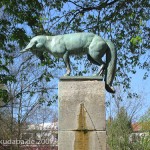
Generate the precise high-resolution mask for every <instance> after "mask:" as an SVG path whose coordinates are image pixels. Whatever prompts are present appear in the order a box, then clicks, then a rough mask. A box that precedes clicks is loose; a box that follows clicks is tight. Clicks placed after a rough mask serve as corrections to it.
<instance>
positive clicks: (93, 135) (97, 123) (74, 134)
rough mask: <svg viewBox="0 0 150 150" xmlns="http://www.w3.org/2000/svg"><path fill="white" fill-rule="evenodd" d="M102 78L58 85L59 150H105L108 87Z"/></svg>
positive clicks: (71, 80)
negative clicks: (106, 90)
mask: <svg viewBox="0 0 150 150" xmlns="http://www.w3.org/2000/svg"><path fill="white" fill-rule="evenodd" d="M101 80H102V79H101V78H100V77H96V78H94V77H92V78H91V77H85V78H84V77H76V78H73V77H69V78H67V77H63V78H61V79H60V82H59V94H58V98H59V116H58V121H59V133H58V137H59V140H58V145H59V147H58V148H59V150H106V131H105V130H106V123H105V94H104V91H105V85H104V83H103V82H102V81H101Z"/></svg>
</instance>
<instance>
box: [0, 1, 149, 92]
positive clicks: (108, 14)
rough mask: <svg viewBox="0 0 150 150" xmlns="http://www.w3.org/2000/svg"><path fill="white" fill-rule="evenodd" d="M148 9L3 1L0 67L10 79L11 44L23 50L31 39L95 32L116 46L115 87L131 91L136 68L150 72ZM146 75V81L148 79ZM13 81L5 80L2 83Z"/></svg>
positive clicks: (145, 4) (138, 4)
mask: <svg viewBox="0 0 150 150" xmlns="http://www.w3.org/2000/svg"><path fill="white" fill-rule="evenodd" d="M33 6H36V7H33ZM10 8H11V9H10ZM148 8H149V1H148V0H145V1H143V0H135V1H125V0H121V1H120V0H111V1H108V0H103V1H99V2H97V1H92V0H88V1H87V0H86V1H85V0H81V1H78V0H74V1H70V0H62V1H58V0H56V1H51V0H42V1H38V0H35V1H32V2H31V1H28V0H27V1H19V0H15V1H13V2H11V1H7V2H6V1H5V0H2V1H1V11H2V12H3V15H2V16H1V22H2V24H1V30H2V33H1V35H2V37H3V38H1V40H2V42H1V43H2V44H1V49H2V50H3V53H4V56H3V60H4V61H1V62H0V63H1V64H2V66H3V67H2V68H3V70H5V72H6V74H7V75H9V70H8V68H7V64H8V62H12V61H13V57H11V55H8V54H11V52H12V51H15V46H14V44H19V47H22V46H24V45H25V43H26V42H27V41H29V37H30V36H34V35H38V34H46V35H55V34H60V33H62V34H63V33H69V32H81V31H86V32H87V31H88V32H94V33H96V34H98V35H101V36H103V37H104V38H109V39H111V40H112V41H113V42H114V43H115V45H116V48H117V50H118V69H117V77H116V78H117V83H118V84H122V85H123V86H124V89H125V90H126V89H128V88H130V80H131V77H130V76H129V73H133V74H134V73H135V72H136V69H135V67H139V68H142V69H146V70H147V71H149V68H150V67H149V64H150V63H149V51H148V49H149V45H148V43H149V42H148V41H149V36H148V33H149V32H148V31H149V27H148V20H149V15H148ZM27 29H28V30H30V32H28V30H27ZM9 41H11V42H9ZM6 52H7V53H6ZM1 57H2V56H1ZM141 60H142V61H141ZM83 61H84V60H83ZM83 61H82V62H83ZM82 62H81V63H82ZM85 65H86V66H89V63H88V62H86V64H85ZM94 68H95V67H94ZM94 68H93V70H95V69H94ZM147 71H146V72H145V76H144V77H145V78H146V77H147V76H148V73H147ZM79 73H80V74H83V73H84V72H79ZM9 77H12V76H11V75H10V76H9ZM12 79H13V78H8V77H7V78H6V76H5V78H4V79H3V81H4V80H6V81H7V80H12Z"/></svg>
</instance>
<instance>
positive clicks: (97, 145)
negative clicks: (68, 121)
mask: <svg viewBox="0 0 150 150" xmlns="http://www.w3.org/2000/svg"><path fill="white" fill-rule="evenodd" d="M58 139H59V143H58V148H59V150H106V131H91V132H86V133H84V132H80V131H60V132H59V136H58Z"/></svg>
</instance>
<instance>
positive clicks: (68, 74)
mask: <svg viewBox="0 0 150 150" xmlns="http://www.w3.org/2000/svg"><path fill="white" fill-rule="evenodd" d="M63 60H64V63H65V66H66V70H67V72H66V74H65V75H64V76H70V73H71V68H70V60H69V53H68V51H67V52H66V53H65V54H64V55H63Z"/></svg>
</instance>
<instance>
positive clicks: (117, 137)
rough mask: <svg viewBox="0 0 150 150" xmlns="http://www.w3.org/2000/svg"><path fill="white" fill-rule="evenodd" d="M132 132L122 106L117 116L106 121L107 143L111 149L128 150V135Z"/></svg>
mask: <svg viewBox="0 0 150 150" xmlns="http://www.w3.org/2000/svg"><path fill="white" fill-rule="evenodd" d="M131 132H132V128H131V121H130V118H129V117H128V115H127V113H126V110H125V109H124V108H123V107H122V108H121V109H120V110H119V112H118V114H117V116H116V117H115V118H114V119H112V118H110V120H108V121H107V133H108V145H109V147H110V149H111V150H128V149H129V148H130V141H129V135H130V133H131Z"/></svg>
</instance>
